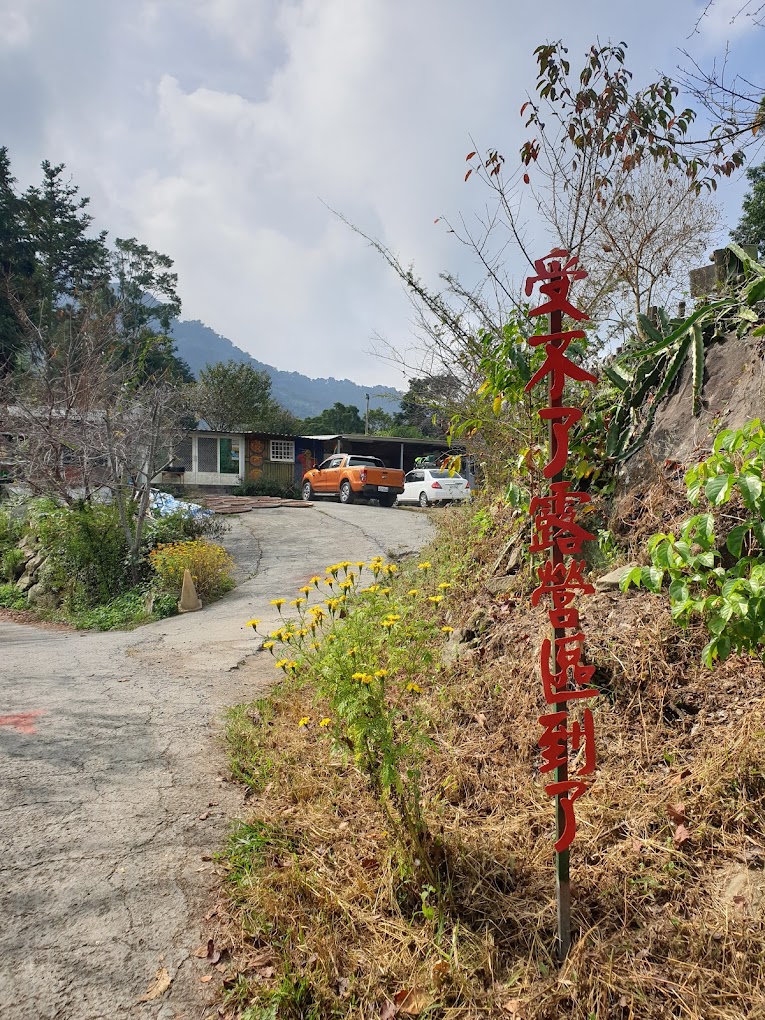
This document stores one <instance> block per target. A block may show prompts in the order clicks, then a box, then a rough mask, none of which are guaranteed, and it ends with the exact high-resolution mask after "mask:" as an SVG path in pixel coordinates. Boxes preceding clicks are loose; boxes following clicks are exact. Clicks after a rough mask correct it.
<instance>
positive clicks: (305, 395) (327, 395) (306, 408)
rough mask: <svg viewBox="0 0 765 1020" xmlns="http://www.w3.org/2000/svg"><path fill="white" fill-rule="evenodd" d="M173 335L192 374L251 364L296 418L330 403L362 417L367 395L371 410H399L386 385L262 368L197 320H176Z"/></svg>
mask: <svg viewBox="0 0 765 1020" xmlns="http://www.w3.org/2000/svg"><path fill="white" fill-rule="evenodd" d="M171 332H172V335H173V337H174V339H175V346H176V351H177V353H178V356H179V357H181V358H183V359H184V361H186V362H188V365H189V367H190V368H191V371H192V372H193V373H194V375H197V374H198V373H199V370H200V369H202V368H204V367H205V366H206V365H214V364H215V363H216V362H218V361H245V362H250V364H252V365H254V366H255V368H257V369H259V370H260V371H263V372H267V373H268V374H269V375H270V376H271V384H272V385H271V393H272V395H273V397H274V399H275V400H278V402H279V403H280V404H281V405H282V407H286V408H287V410H288V411H292V413H293V414H295V415H297V416H298V418H309V417H312V416H313V415H317V414H321V412H322V411H323V410H325V409H326V408H328V407H332V405H333V404H336V403H338V402H339V403H341V404H351V405H354V406H356V407H358V409H359V411H360V412H361V414H362V416H363V414H364V407H365V404H366V395H367V393H369V394H370V397H371V399H370V402H369V406H370V407H373V408H375V407H379V408H381V409H382V410H383V411H387V412H388V413H389V414H393V413H395V412H396V411H398V410H399V402H398V398H399V397H400V396H401V394H400V393H399V392H398V391H397V390H393V389H391V388H390V387H388V386H382V385H370V386H360V385H359V384H358V383H355V382H352V381H351V380H350V379H334V378H332V377H330V378H329V379H311V378H309V377H308V376H307V375H302V374H301V373H300V372H283V371H282V370H281V369H278V368H274V367H273V365H265V364H264V363H263V362H262V361H258V360H257V358H253V357H252V355H250V354H247V352H246V351H243V350H242V349H241V347H237V346H236V345H235V344H233V343H232V342H231V341H230V340H228V339H227V338H226V337H225V336H220V335H219V334H218V333H216V332H215V330H214V329H210V327H209V326H205V324H204V323H203V322H199V320H197V319H186V320H181V319H176V320H175V321H174V322H173V325H172V330H171ZM383 392H385V393H389V394H390V395H391V396H390V397H388V398H385V397H375V396H373V394H376V393H383Z"/></svg>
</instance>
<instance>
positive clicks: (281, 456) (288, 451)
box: [268, 439, 295, 464]
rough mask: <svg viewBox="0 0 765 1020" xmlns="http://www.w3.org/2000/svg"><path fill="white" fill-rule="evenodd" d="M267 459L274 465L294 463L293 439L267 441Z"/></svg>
mask: <svg viewBox="0 0 765 1020" xmlns="http://www.w3.org/2000/svg"><path fill="white" fill-rule="evenodd" d="M268 459H269V460H270V461H271V462H272V463H276V464H294V463H295V440H294V439H271V440H269V448H268Z"/></svg>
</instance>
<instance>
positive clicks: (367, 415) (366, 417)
mask: <svg viewBox="0 0 765 1020" xmlns="http://www.w3.org/2000/svg"><path fill="white" fill-rule="evenodd" d="M364 435H365V436H368V435H369V394H368V393H367V413H366V414H365V416H364Z"/></svg>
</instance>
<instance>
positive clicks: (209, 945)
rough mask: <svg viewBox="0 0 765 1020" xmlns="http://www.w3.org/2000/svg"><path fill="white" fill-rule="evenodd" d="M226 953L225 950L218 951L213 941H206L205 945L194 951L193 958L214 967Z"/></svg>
mask: <svg viewBox="0 0 765 1020" xmlns="http://www.w3.org/2000/svg"><path fill="white" fill-rule="evenodd" d="M226 952H227V950H226V949H218V948H217V947H216V945H215V942H214V940H213V939H208V940H207V942H206V943H205V944H203V945H201V946H200V947H199V948H198V949H195V950H194V956H196V958H197V959H198V960H207V962H208V963H209V964H213V965H214V964H216V963H217V962H218V961H219V960H220V958H221V957H222V956H223V955H224V954H225V953H226Z"/></svg>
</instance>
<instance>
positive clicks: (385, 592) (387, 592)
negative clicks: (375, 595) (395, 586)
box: [380, 588, 391, 595]
mask: <svg viewBox="0 0 765 1020" xmlns="http://www.w3.org/2000/svg"><path fill="white" fill-rule="evenodd" d="M390 593H391V589H390V588H381V589H380V594H381V595H390Z"/></svg>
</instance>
